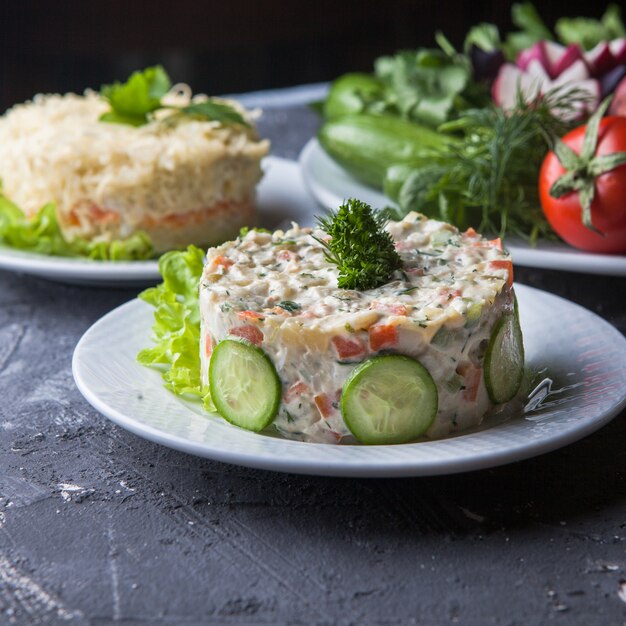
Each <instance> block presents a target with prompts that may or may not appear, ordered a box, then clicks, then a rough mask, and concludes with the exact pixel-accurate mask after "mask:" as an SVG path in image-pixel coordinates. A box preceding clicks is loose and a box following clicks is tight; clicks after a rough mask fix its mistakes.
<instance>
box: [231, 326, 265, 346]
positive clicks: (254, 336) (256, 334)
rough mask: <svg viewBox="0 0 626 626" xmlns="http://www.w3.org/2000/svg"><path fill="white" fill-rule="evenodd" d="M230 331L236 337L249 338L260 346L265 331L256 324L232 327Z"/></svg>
mask: <svg viewBox="0 0 626 626" xmlns="http://www.w3.org/2000/svg"><path fill="white" fill-rule="evenodd" d="M228 332H229V334H231V335H235V336H236V337H241V338H242V339H247V340H248V341H249V342H250V343H252V344H254V345H255V346H260V345H261V344H262V343H263V333H262V332H261V331H260V330H259V329H258V328H257V327H256V326H250V325H247V326H237V327H236V328H231V329H230V330H229V331H228Z"/></svg>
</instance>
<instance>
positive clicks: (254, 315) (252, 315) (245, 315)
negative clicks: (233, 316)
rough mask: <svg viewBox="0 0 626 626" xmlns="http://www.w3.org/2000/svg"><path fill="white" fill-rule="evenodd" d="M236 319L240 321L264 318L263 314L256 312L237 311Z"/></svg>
mask: <svg viewBox="0 0 626 626" xmlns="http://www.w3.org/2000/svg"><path fill="white" fill-rule="evenodd" d="M237 317H238V318H239V319H240V320H264V319H265V316H264V315H263V313H259V312H258V311H237Z"/></svg>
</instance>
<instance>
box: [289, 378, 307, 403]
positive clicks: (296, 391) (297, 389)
mask: <svg viewBox="0 0 626 626" xmlns="http://www.w3.org/2000/svg"><path fill="white" fill-rule="evenodd" d="M308 390H309V386H308V385H307V384H306V383H303V382H302V381H301V380H299V381H298V382H296V383H294V384H293V385H291V387H289V389H287V391H285V394H284V396H283V399H284V401H285V402H291V401H292V400H293V399H295V398H297V397H298V396H301V395H302V394H303V393H306V392H307V391H308Z"/></svg>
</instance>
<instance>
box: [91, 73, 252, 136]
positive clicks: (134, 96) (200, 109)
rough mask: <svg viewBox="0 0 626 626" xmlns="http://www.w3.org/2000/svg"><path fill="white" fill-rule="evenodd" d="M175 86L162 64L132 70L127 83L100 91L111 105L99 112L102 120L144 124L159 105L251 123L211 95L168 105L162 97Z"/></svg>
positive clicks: (194, 115)
mask: <svg viewBox="0 0 626 626" xmlns="http://www.w3.org/2000/svg"><path fill="white" fill-rule="evenodd" d="M171 87H172V81H171V80H170V77H169V76H168V74H167V72H166V71H165V70H164V69H163V68H162V67H161V66H160V65H156V66H155V67H148V68H146V69H145V70H143V71H139V72H133V74H131V76H130V78H129V79H128V80H127V81H126V82H125V83H119V82H116V83H114V84H113V85H103V86H102V87H101V89H100V95H101V96H102V97H103V98H104V99H105V100H106V101H107V102H108V103H109V104H110V105H111V110H110V111H107V112H106V113H103V114H102V115H101V116H100V121H101V122H111V123H114V124H129V125H130V126H143V125H144V124H147V123H148V122H149V121H150V120H151V116H152V114H153V113H154V112H155V111H157V110H159V109H171V110H172V111H174V112H175V113H177V114H179V115H182V116H185V117H191V118H195V119H199V120H207V121H217V122H221V123H222V124H241V125H242V126H249V124H248V123H247V122H246V120H245V119H244V118H243V117H242V116H241V114H240V113H239V112H237V111H236V110H235V109H233V107H231V106H229V105H228V104H224V103H223V102H217V101H216V100H213V99H211V98H209V99H208V100H205V101H203V102H194V103H192V104H188V105H187V106H184V107H177V106H171V105H166V104H163V103H162V102H161V98H163V96H165V95H166V94H167V92H168V91H169V90H170V89H171Z"/></svg>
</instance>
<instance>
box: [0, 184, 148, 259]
mask: <svg viewBox="0 0 626 626" xmlns="http://www.w3.org/2000/svg"><path fill="white" fill-rule="evenodd" d="M0 243H2V244H4V245H6V246H10V247H11V248H16V249H17V250H24V251H26V252H36V253H38V254H46V255H49V256H66V257H87V258H90V259H94V260H98V261H138V260H144V259H151V258H153V257H154V255H155V254H154V248H153V247H152V242H151V241H150V238H149V237H148V235H146V234H145V233H135V234H134V235H132V236H131V237H129V238H127V239H117V240H115V241H106V242H104V241H100V242H91V241H87V240H85V239H75V240H73V241H71V242H68V241H66V240H65V238H64V237H63V234H62V233H61V229H60V228H59V222H58V220H57V213H56V206H55V204H54V203H52V202H50V203H48V204H46V205H45V206H43V207H42V208H41V209H40V210H39V212H38V213H37V215H35V216H34V217H33V218H32V219H28V218H27V217H26V215H25V214H24V212H23V211H22V210H21V209H20V208H19V207H18V206H17V205H16V204H14V203H13V202H11V200H9V199H8V198H7V197H6V196H4V195H2V193H1V187H0Z"/></svg>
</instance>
